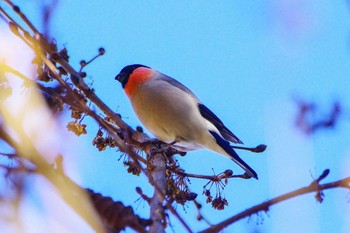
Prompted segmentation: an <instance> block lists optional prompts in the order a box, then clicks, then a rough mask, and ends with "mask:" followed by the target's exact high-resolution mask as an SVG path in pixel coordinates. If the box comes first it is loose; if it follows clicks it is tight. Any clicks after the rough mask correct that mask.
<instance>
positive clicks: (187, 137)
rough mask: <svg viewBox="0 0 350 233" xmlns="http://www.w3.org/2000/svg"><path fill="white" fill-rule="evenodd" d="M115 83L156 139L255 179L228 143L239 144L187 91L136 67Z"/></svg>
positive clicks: (249, 168) (138, 66)
mask: <svg viewBox="0 0 350 233" xmlns="http://www.w3.org/2000/svg"><path fill="white" fill-rule="evenodd" d="M115 79H116V80H118V81H119V82H120V83H121V84H122V86H123V88H124V91H125V93H126V95H127V96H128V97H129V100H130V102H131V104H132V107H133V109H134V111H135V112H136V115H137V116H138V118H139V119H140V121H141V122H142V124H143V125H144V126H145V127H146V128H147V129H148V130H149V131H150V132H151V133H152V134H153V135H154V136H155V137H156V138H157V139H159V140H160V141H163V142H165V143H168V144H171V145H173V146H174V148H176V149H178V150H180V151H190V150H196V149H202V148H207V149H209V150H212V151H215V152H217V153H219V154H222V155H225V156H227V157H229V158H230V159H232V160H233V161H234V162H236V163H237V164H238V165H239V166H240V167H241V168H243V169H244V170H245V171H246V173H247V174H248V175H249V176H251V177H254V178H256V179H258V175H257V174H256V172H255V171H254V170H253V169H252V168H251V167H249V165H248V164H246V163H245V162H244V161H243V160H242V159H241V158H240V157H239V156H238V154H237V153H236V152H235V151H234V150H233V148H232V147H231V145H230V143H229V141H231V142H233V143H242V141H241V140H239V139H238V137H236V135H234V134H233V133H232V132H231V131H230V130H229V129H228V128H227V127H226V126H225V125H224V123H223V122H222V121H221V120H220V119H219V118H218V117H217V116H216V115H215V114H214V113H213V112H212V111H211V110H210V109H209V108H207V107H206V106H205V105H204V104H202V103H201V101H200V100H199V99H198V98H197V97H196V96H195V95H194V94H193V93H192V92H191V91H190V90H189V89H188V88H187V87H185V86H184V85H182V84H181V83H179V82H178V81H176V80H175V79H173V78H171V77H168V76H166V75H164V74H162V73H160V72H158V71H156V70H154V69H151V68H150V67H148V66H144V65H139V64H134V65H129V66H126V67H124V68H123V69H122V70H121V71H120V73H119V74H118V75H117V76H116V78H115Z"/></svg>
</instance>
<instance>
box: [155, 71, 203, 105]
mask: <svg viewBox="0 0 350 233" xmlns="http://www.w3.org/2000/svg"><path fill="white" fill-rule="evenodd" d="M159 74H160V75H159V76H158V77H157V79H159V80H163V81H165V82H167V83H169V84H171V85H173V86H175V87H177V88H179V89H180V90H182V91H184V92H186V93H187V94H189V95H191V96H193V97H194V98H195V99H197V100H198V98H197V97H196V96H195V95H194V94H193V92H192V91H191V90H190V89H188V88H187V87H185V86H184V85H182V84H181V83H180V82H178V81H177V80H175V79H173V78H171V77H169V76H167V75H165V74H161V73H159ZM198 102H199V100H198Z"/></svg>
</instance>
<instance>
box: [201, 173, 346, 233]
mask: <svg viewBox="0 0 350 233" xmlns="http://www.w3.org/2000/svg"><path fill="white" fill-rule="evenodd" d="M328 173H329V170H328V169H327V170H325V171H324V172H323V174H322V175H321V176H320V177H319V178H318V179H316V180H315V181H313V182H312V183H311V184H310V185H308V186H306V187H303V188H300V189H297V190H294V191H292V192H289V193H286V194H283V195H281V196H278V197H275V198H273V199H271V200H268V201H265V202H263V203H261V204H259V205H256V206H253V207H251V208H249V209H246V210H245V211H242V212H241V213H239V214H237V215H234V216H232V217H230V218H228V219H226V220H224V221H222V222H220V223H218V224H216V225H213V226H211V227H209V228H208V229H206V230H203V231H201V232H200V233H213V232H219V231H221V230H223V229H224V228H225V227H227V226H229V225H230V224H232V223H235V222H237V221H239V220H241V219H243V218H246V217H249V216H251V215H253V214H257V213H258V212H260V211H264V212H267V211H268V210H269V209H270V208H271V206H273V205H275V204H277V203H280V202H283V201H286V200H288V199H291V198H295V197H298V196H301V195H304V194H307V193H313V192H316V195H315V196H316V199H317V201H319V202H322V200H323V196H324V195H323V190H326V189H334V188H345V189H348V190H350V177H346V178H344V179H341V180H338V181H334V182H330V183H326V184H319V182H320V181H321V180H323V179H324V178H325V177H326V176H327V175H328Z"/></svg>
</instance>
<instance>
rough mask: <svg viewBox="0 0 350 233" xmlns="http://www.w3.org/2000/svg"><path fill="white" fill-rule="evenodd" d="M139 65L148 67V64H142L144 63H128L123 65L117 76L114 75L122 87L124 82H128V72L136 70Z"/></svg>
mask: <svg viewBox="0 0 350 233" xmlns="http://www.w3.org/2000/svg"><path fill="white" fill-rule="evenodd" d="M139 67H146V68H150V67H148V66H144V65H141V64H133V65H128V66H125V67H124V68H123V69H122V70H121V71H120V72H119V74H118V75H117V76H115V80H118V81H119V82H120V83H121V84H122V87H123V88H124V87H125V85H126V83H127V82H128V80H129V77H130V74H132V72H133V71H134V70H136V69H137V68H139Z"/></svg>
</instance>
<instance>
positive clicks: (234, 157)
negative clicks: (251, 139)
mask: <svg viewBox="0 0 350 233" xmlns="http://www.w3.org/2000/svg"><path fill="white" fill-rule="evenodd" d="M209 132H210V134H211V135H213V137H214V138H215V140H216V143H217V144H218V145H219V146H220V147H221V148H222V149H224V150H225V151H226V153H227V154H229V155H230V156H231V159H232V160H233V161H234V162H236V163H237V164H238V165H239V166H240V167H241V168H243V169H244V170H245V171H246V172H247V174H248V175H250V176H251V177H253V178H255V179H258V174H256V172H255V171H254V170H253V169H252V168H251V167H249V165H248V164H246V163H245V162H244V161H243V160H242V159H241V158H240V157H239V155H238V154H237V153H236V151H234V150H233V149H232V147H231V146H230V143H229V142H228V141H226V140H225V139H223V138H222V137H221V136H220V135H219V134H218V133H216V132H214V131H209Z"/></svg>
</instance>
